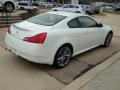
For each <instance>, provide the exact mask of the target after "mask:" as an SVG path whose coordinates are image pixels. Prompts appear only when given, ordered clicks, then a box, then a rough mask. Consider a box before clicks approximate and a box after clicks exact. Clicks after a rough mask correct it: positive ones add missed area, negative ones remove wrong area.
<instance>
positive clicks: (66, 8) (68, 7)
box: [62, 5, 70, 12]
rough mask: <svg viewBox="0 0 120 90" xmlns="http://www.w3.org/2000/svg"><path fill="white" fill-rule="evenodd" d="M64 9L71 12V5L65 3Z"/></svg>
mask: <svg viewBox="0 0 120 90" xmlns="http://www.w3.org/2000/svg"><path fill="white" fill-rule="evenodd" d="M62 9H63V11H67V12H69V11H70V5H65V6H63V7H62Z"/></svg>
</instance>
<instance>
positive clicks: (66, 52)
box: [53, 45, 72, 68]
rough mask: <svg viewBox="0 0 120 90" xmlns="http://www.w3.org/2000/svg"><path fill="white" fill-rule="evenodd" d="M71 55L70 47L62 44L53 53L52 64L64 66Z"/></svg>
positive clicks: (58, 66) (57, 66) (59, 66)
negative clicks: (54, 53)
mask: <svg viewBox="0 0 120 90" xmlns="http://www.w3.org/2000/svg"><path fill="white" fill-rule="evenodd" d="M71 55H72V49H71V48H70V46H69V45H64V46H62V47H60V48H59V49H58V51H57V53H56V55H55V58H54V63H53V65H54V66H55V67H56V68H63V67H65V66H66V65H67V64H68V63H69V61H70V58H71Z"/></svg>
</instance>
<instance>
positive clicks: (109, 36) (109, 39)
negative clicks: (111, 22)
mask: <svg viewBox="0 0 120 90" xmlns="http://www.w3.org/2000/svg"><path fill="white" fill-rule="evenodd" d="M112 37H113V34H112V32H109V33H108V34H107V36H106V39H105V42H104V45H103V46H104V47H108V46H110V44H111V41H112Z"/></svg>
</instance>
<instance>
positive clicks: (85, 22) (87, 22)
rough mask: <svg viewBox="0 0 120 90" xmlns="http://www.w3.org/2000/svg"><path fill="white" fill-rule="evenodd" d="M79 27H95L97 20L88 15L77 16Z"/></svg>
mask: <svg viewBox="0 0 120 90" xmlns="http://www.w3.org/2000/svg"><path fill="white" fill-rule="evenodd" d="M77 19H78V21H79V24H80V27H81V28H90V27H97V22H96V21H95V20H93V19H92V18H90V17H87V16H81V17H78V18H77Z"/></svg>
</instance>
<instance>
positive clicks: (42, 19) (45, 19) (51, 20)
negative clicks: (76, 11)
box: [27, 13, 66, 26]
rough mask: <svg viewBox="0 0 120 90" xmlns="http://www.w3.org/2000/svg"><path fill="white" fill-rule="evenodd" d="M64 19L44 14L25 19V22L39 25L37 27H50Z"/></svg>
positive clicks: (63, 17) (59, 16)
mask: <svg viewBox="0 0 120 90" xmlns="http://www.w3.org/2000/svg"><path fill="white" fill-rule="evenodd" d="M65 18H66V16H61V15H56V14H50V13H44V14H40V15H37V16H34V17H32V18H29V19H27V21H28V22H31V23H35V24H39V25H44V26H52V25H55V24H57V23H58V22H60V21H62V20H63V19H65Z"/></svg>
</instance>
